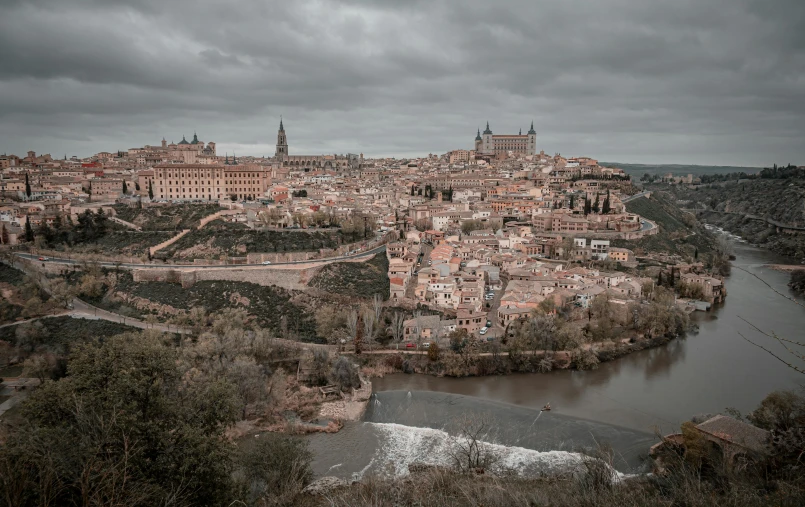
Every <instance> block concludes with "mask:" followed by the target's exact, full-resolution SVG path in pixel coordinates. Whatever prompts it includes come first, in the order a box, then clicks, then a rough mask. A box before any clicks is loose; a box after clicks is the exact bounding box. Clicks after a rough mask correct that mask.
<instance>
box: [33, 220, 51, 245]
mask: <svg viewBox="0 0 805 507" xmlns="http://www.w3.org/2000/svg"><path fill="white" fill-rule="evenodd" d="M36 235H37V236H39V237H41V238H42V239H43V240H44V241H45V243H46V244H48V245H50V244H51V243H53V229H51V228H50V226H49V225H48V223H47V220H45V219H44V218H43V219H42V223H41V224H40V225H39V228H38V229H37V230H36Z"/></svg>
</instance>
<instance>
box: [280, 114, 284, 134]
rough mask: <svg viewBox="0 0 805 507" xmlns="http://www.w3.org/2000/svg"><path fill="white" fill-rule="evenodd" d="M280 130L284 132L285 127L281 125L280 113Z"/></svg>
mask: <svg viewBox="0 0 805 507" xmlns="http://www.w3.org/2000/svg"><path fill="white" fill-rule="evenodd" d="M280 132H285V127H283V126H282V115H280Z"/></svg>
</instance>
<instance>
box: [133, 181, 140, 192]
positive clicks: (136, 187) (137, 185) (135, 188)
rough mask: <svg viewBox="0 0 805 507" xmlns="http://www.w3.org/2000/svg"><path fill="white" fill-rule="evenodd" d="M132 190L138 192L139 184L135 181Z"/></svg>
mask: <svg viewBox="0 0 805 507" xmlns="http://www.w3.org/2000/svg"><path fill="white" fill-rule="evenodd" d="M134 190H136V191H138V192H139V191H140V183H139V182H137V181H135V182H134Z"/></svg>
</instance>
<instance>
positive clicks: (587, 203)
mask: <svg viewBox="0 0 805 507" xmlns="http://www.w3.org/2000/svg"><path fill="white" fill-rule="evenodd" d="M591 211H592V208H591V207H590V199H589V198H587V197H586V196H585V197H584V216H587V215H589V214H590V212H591Z"/></svg>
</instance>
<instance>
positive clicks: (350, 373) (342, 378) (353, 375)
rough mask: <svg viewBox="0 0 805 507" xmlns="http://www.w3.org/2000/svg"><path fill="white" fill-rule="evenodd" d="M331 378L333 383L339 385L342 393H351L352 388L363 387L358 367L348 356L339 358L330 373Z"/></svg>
mask: <svg viewBox="0 0 805 507" xmlns="http://www.w3.org/2000/svg"><path fill="white" fill-rule="evenodd" d="M330 377H331V380H332V382H333V383H334V384H336V385H338V387H339V388H340V389H341V390H342V391H349V390H350V389H352V388H355V389H357V388H359V387H360V386H361V379H360V376H359V375H358V367H357V366H356V365H355V364H353V363H352V361H350V360H349V359H347V357H346V356H341V357H339V358H338V361H336V362H335V364H334V365H333V369H332V370H331V372H330Z"/></svg>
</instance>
